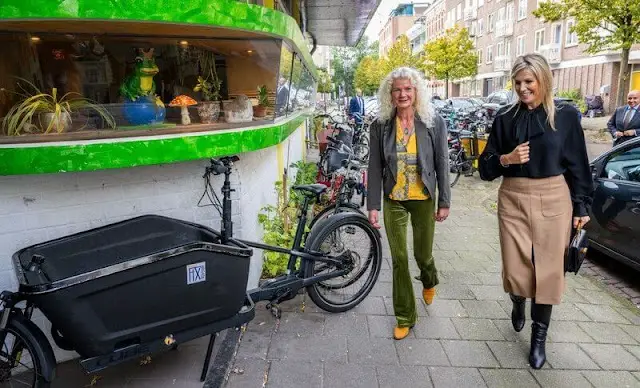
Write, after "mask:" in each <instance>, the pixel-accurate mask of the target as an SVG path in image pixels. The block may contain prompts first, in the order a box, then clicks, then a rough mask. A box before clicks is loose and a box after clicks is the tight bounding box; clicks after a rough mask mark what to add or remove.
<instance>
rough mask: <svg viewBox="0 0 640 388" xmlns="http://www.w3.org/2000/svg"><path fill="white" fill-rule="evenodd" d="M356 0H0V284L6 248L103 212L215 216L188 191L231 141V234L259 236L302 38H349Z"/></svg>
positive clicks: (293, 134) (297, 111) (301, 150)
mask: <svg viewBox="0 0 640 388" xmlns="http://www.w3.org/2000/svg"><path fill="white" fill-rule="evenodd" d="M356 3H357V4H355V5H354V4H347V5H335V4H332V3H331V2H330V1H328V0H327V1H326V4H325V3H324V2H322V1H308V0H307V1H305V0H288V1H277V2H275V3H274V1H273V0H263V1H260V2H259V3H258V4H250V2H238V1H231V0H224V1H222V0H192V1H188V2H185V1H180V0H156V1H153V2H151V1H139V0H63V1H57V0H34V1H28V2H27V1H24V0H4V1H2V4H0V88H1V90H0V118H2V119H1V122H2V125H1V126H0V264H1V265H0V287H2V289H10V290H13V289H16V288H17V281H16V279H15V276H14V274H13V270H12V267H11V255H12V254H13V253H14V252H15V251H17V250H19V249H21V248H23V247H25V246H28V245H32V244H35V243H38V242H42V241H46V240H51V239H54V238H58V237H62V236H66V235H69V234H72V233H76V232H79V231H83V230H87V229H91V228H95V227H99V226H102V225H105V224H108V223H112V222H117V221H121V220H124V219H127V218H132V217H135V216H139V215H142V214H160V215H166V216H170V217H174V218H178V219H184V220H188V221H194V222H198V223H201V224H204V225H207V226H211V227H214V228H219V215H218V214H217V212H216V211H215V209H214V208H213V207H210V206H201V205H199V200H200V197H201V195H202V193H203V190H204V181H203V179H202V174H203V172H204V167H205V166H206V165H207V164H208V160H209V158H211V157H217V156H223V155H238V156H239V157H240V161H239V162H238V163H237V164H236V171H235V172H234V174H233V175H232V182H233V185H234V186H235V187H234V188H235V189H236V191H235V192H234V197H233V200H234V205H233V206H234V211H235V213H234V216H233V221H234V234H235V235H236V236H238V237H243V238H251V239H259V238H260V235H261V231H260V229H259V227H258V222H257V214H258V212H259V211H260V209H261V208H262V207H263V206H265V205H267V204H273V203H275V201H276V198H275V190H274V184H275V182H276V181H277V180H280V179H281V176H282V173H283V170H284V169H285V167H286V166H287V165H288V164H290V163H293V162H296V161H298V160H300V159H302V158H304V154H305V147H306V142H305V139H306V134H307V121H308V118H309V116H310V114H311V113H312V111H313V108H314V106H315V95H316V77H317V76H316V74H317V72H316V68H315V66H314V64H313V61H312V59H311V53H310V51H312V47H313V45H314V44H315V43H318V44H327V45H330V44H336V45H353V44H355V43H356V42H357V40H358V39H359V37H360V36H361V35H362V33H363V31H364V28H365V27H366V24H367V23H368V21H369V19H370V17H371V15H372V14H373V11H375V8H376V7H377V1H375V0H373V1H370V0H364V1H361V2H356ZM332 15H334V16H335V15H340V17H341V18H343V19H341V20H338V19H337V18H335V20H334V17H333V16H332ZM345 17H347V18H348V19H350V20H351V21H349V22H347V21H346V20H345V19H344V18H345ZM303 31H304V32H303ZM220 184H221V182H217V181H216V182H212V185H213V187H214V188H216V189H218V188H219V187H220ZM261 256H262V255H261V252H258V251H255V252H254V256H253V258H252V263H251V270H250V278H249V284H248V287H250V288H251V287H254V286H256V285H257V282H258V279H259V275H260V272H261V263H262V260H261ZM39 324H40V325H41V326H43V328H45V330H44V332H45V333H48V332H49V330H47V329H48V327H47V325H48V323H47V322H46V321H45V320H44V318H42V319H41V322H39ZM59 356H61V357H62V358H60V357H59V360H64V358H65V356H64V355H59ZM71 356H72V355H69V356H68V357H71ZM68 357H67V358H68Z"/></svg>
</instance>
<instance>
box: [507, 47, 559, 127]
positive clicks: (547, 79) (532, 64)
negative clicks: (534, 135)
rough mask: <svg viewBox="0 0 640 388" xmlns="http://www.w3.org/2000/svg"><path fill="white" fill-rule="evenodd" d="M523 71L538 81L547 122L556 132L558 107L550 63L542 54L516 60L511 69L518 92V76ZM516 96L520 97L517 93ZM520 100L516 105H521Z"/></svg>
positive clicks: (523, 56) (513, 82) (512, 79)
mask: <svg viewBox="0 0 640 388" xmlns="http://www.w3.org/2000/svg"><path fill="white" fill-rule="evenodd" d="M523 70H529V71H530V72H531V73H533V76H534V77H535V78H536V80H537V81H538V91H539V93H540V95H541V96H542V105H543V107H544V110H545V111H546V112H547V122H548V123H549V125H550V126H551V128H552V129H553V130H554V131H555V130H556V124H555V119H556V106H555V104H554V103H553V74H552V73H551V68H550V67H549V63H548V62H547V60H546V59H545V57H543V56H542V55H540V54H525V55H522V56H520V57H518V58H516V60H515V62H514V63H513V67H512V68H511V83H512V84H513V90H514V92H516V76H517V75H518V73H520V72H521V71H523ZM516 95H518V94H517V93H516ZM519 103H520V98H518V100H517V101H516V102H515V103H514V106H515V105H519Z"/></svg>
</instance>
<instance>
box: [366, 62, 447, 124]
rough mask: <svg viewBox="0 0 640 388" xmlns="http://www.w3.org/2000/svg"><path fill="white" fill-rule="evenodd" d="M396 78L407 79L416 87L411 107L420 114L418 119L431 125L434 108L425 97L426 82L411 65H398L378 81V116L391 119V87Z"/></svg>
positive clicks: (392, 110) (382, 118)
mask: <svg viewBox="0 0 640 388" xmlns="http://www.w3.org/2000/svg"><path fill="white" fill-rule="evenodd" d="M397 79H408V80H409V81H411V85H413V87H414V88H415V89H416V98H415V100H414V101H413V107H414V109H415V110H416V112H417V113H418V116H420V120H421V121H422V122H423V123H425V124H426V125H427V127H431V126H432V125H433V118H434V117H435V110H434V109H433V105H432V104H431V101H430V100H429V98H428V97H427V83H426V82H425V80H424V77H423V76H422V74H421V73H420V72H419V71H418V70H416V69H413V68H411V67H399V68H397V69H395V70H393V71H392V72H391V73H389V74H387V76H386V77H385V78H384V79H383V80H382V82H381V83H380V88H379V89H378V104H379V106H380V108H379V113H378V117H379V118H380V119H381V120H383V121H387V120H389V119H391V118H392V117H391V116H392V115H393V114H394V112H395V107H394V106H393V102H392V99H391V88H392V87H393V81H395V80H397Z"/></svg>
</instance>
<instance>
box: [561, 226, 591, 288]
mask: <svg viewBox="0 0 640 388" xmlns="http://www.w3.org/2000/svg"><path fill="white" fill-rule="evenodd" d="M588 249H589V239H588V238H587V231H586V230H584V229H582V224H581V223H578V227H577V228H575V229H573V230H572V231H571V242H570V243H569V247H568V248H567V252H566V254H565V257H564V272H573V273H574V274H576V275H577V274H578V270H580V266H581V265H582V262H583V261H584V258H585V257H586V256H587V251H588Z"/></svg>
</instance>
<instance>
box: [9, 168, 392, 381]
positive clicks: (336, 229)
mask: <svg viewBox="0 0 640 388" xmlns="http://www.w3.org/2000/svg"><path fill="white" fill-rule="evenodd" d="M237 160H238V159H237V157H225V158H221V159H212V160H211V164H210V166H208V167H207V168H206V172H205V174H204V178H205V181H206V185H208V187H211V180H210V179H211V176H212V175H221V174H224V184H223V186H222V195H223V200H222V203H220V201H219V200H217V198H218V197H217V196H216V197H215V198H216V202H217V204H218V206H217V208H218V209H219V211H220V213H221V215H222V228H221V230H220V231H216V230H212V229H210V228H208V227H205V226H203V225H199V224H196V223H191V222H186V221H181V220H176V219H173V218H168V217H163V216H156V215H145V216H140V217H136V218H133V219H129V220H126V221H122V222H118V223H114V224H110V225H106V226H103V227H100V228H96V229H92V230H88V231H85V232H81V233H78V234H74V235H71V236H67V237H63V238H60V239H56V240H52V241H48V242H45V243H41V244H37V245H34V246H30V247H27V248H24V249H22V250H20V251H18V252H16V253H15V254H14V255H13V265H14V270H15V273H16V275H17V278H18V281H19V289H18V291H17V292H10V291H3V292H2V293H1V294H0V301H1V303H2V310H1V312H0V340H2V343H3V346H2V349H1V351H0V387H14V386H15V387H37V388H42V387H49V386H50V384H51V382H52V381H53V379H54V377H55V367H56V360H55V355H54V352H53V349H52V346H51V345H50V343H49V341H48V339H47V336H45V334H44V333H43V332H42V331H41V329H40V328H39V327H38V326H36V325H35V324H34V323H33V322H32V321H31V318H32V316H33V313H34V310H35V309H36V308H37V309H39V310H41V311H42V313H43V314H44V316H45V317H46V318H47V319H48V320H49V321H50V322H51V324H52V326H51V333H50V334H51V338H52V339H53V341H54V342H55V343H56V345H57V346H59V347H60V348H62V349H66V350H73V351H76V352H77V353H78V354H79V355H80V357H81V361H80V363H81V365H82V366H83V368H84V369H85V370H86V371H87V372H88V373H92V372H97V371H99V370H101V369H104V368H106V367H109V366H112V365H115V364H118V363H121V362H124V361H128V360H132V359H138V358H141V357H143V356H145V355H149V354H153V353H156V352H160V351H163V350H168V349H171V348H173V347H175V346H177V345H179V344H181V343H184V342H186V341H190V340H193V339H195V338H199V337H203V336H206V335H210V340H209V346H208V349H207V353H206V356H205V360H204V365H203V370H202V375H201V381H203V380H204V378H205V376H206V372H207V370H208V366H209V363H210V358H211V351H212V348H213V344H214V340H215V333H217V332H220V331H221V330H224V329H227V328H232V327H239V326H242V325H243V324H245V323H247V322H249V321H251V320H252V319H253V318H254V316H255V303H256V302H259V301H267V302H268V303H267V308H269V309H271V312H272V313H273V314H274V315H275V316H276V317H279V316H280V314H281V312H280V311H281V310H280V307H279V303H281V302H283V301H286V300H289V299H292V298H294V297H295V296H296V295H298V294H299V293H300V291H304V290H306V291H307V293H308V294H309V297H310V298H311V299H312V300H313V302H314V303H315V304H316V305H317V306H318V307H320V308H322V309H324V310H326V311H329V312H342V311H347V310H349V309H351V308H353V307H355V306H356V305H357V304H359V303H360V302H361V301H362V300H363V299H364V298H365V297H366V296H367V295H368V294H369V292H370V291H371V289H372V288H373V286H374V284H375V282H376V280H377V278H378V275H379V273H380V267H381V255H382V248H381V243H380V235H379V232H378V231H377V230H376V229H374V228H373V227H371V225H370V224H369V222H368V220H367V219H366V217H364V216H362V215H360V214H357V213H352V212H349V213H339V214H335V215H333V216H331V217H328V218H326V219H323V220H321V221H319V222H317V223H316V224H315V225H314V226H313V228H311V230H310V231H309V232H308V233H307V231H306V230H305V227H306V224H307V219H306V217H307V211H308V208H309V205H310V204H311V202H313V201H314V199H317V197H318V196H319V195H320V194H322V193H323V192H324V191H325V190H326V186H324V185H319V184H313V185H305V186H298V187H294V189H295V190H297V191H299V192H300V193H303V194H304V201H303V204H302V205H301V208H300V212H299V215H298V220H299V223H298V228H297V230H296V235H295V239H294V243H293V247H292V248H291V249H285V248H280V247H274V246H268V245H265V244H260V243H256V242H249V241H243V240H239V239H235V238H233V233H232V227H233V225H232V222H231V214H232V212H231V210H232V209H231V192H232V191H233V190H232V189H231V185H230V179H229V177H230V174H231V170H232V166H233V162H235V161H237ZM209 194H211V193H209ZM213 194H214V195H215V192H214V193H213ZM251 248H259V249H263V250H268V251H275V252H280V253H284V254H288V255H289V262H288V270H287V273H286V274H284V275H282V276H279V277H277V278H273V279H269V280H267V281H264V282H262V283H261V284H260V286H259V287H258V288H257V289H253V290H249V291H247V290H246V287H247V278H248V273H249V261H250V258H251V255H252V249H251ZM309 351H313V350H312V349H310V350H309Z"/></svg>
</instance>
